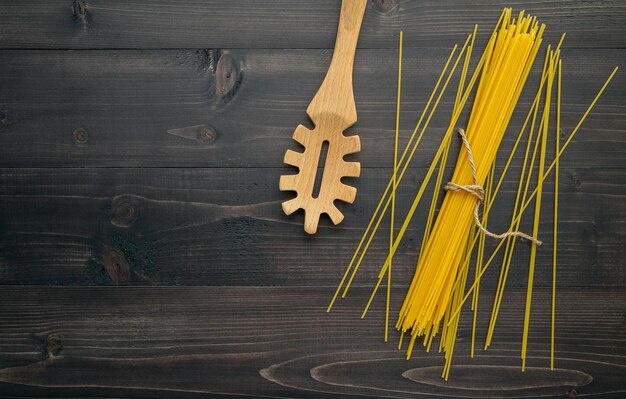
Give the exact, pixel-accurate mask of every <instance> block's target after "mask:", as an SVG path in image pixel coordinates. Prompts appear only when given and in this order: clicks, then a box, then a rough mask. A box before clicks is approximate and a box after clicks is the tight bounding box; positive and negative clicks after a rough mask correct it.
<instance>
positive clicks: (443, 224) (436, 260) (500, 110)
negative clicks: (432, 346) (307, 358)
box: [396, 9, 545, 355]
mask: <svg viewBox="0 0 626 399" xmlns="http://www.w3.org/2000/svg"><path fill="white" fill-rule="evenodd" d="M544 28H545V27H544V25H541V26H540V25H539V24H538V22H537V21H536V19H535V18H533V17H530V16H525V15H524V14H523V12H522V13H520V15H519V16H518V18H516V19H511V10H510V9H506V10H505V15H504V18H503V19H502V21H501V22H500V25H499V28H498V32H497V35H496V38H495V41H493V42H490V43H489V44H488V46H487V48H486V50H485V56H486V61H485V64H484V66H483V69H482V71H481V78H480V83H479V85H478V89H477V92H476V98H475V100H474V105H473V107H472V111H471V114H470V119H469V123H468V125H467V129H466V132H467V133H466V137H467V140H468V144H469V146H470V147H471V151H472V152H473V155H474V156H473V158H474V162H473V164H474V165H475V176H474V174H473V173H472V168H473V166H472V167H470V166H471V165H470V157H469V152H466V151H464V150H462V152H461V153H460V155H459V158H458V160H457V166H456V168H455V171H454V174H453V177H452V181H453V182H454V183H456V184H457V185H458V186H461V187H464V186H480V187H482V186H483V185H484V184H485V181H486V178H487V175H488V173H489V171H490V170H491V166H492V164H493V162H494V159H495V155H496V152H497V150H498V148H499V145H500V142H501V140H502V138H503V136H504V132H505V130H506V128H507V126H508V123H509V120H510V118H511V115H512V113H513V110H514V109H515V106H516V104H517V101H518V99H519V96H520V94H521V91H522V88H523V87H524V84H525V82H526V79H527V77H528V73H529V71H530V69H531V67H532V65H533V62H534V60H535V57H536V55H537V52H538V50H539V46H540V45H541V37H542V34H543V30H544ZM476 201H477V198H476V196H475V195H472V194H471V193H466V192H449V193H447V194H446V196H445V197H444V201H443V204H442V205H441V209H440V212H439V215H438V217H437V219H436V221H435V225H434V226H433V230H432V232H431V234H430V236H429V239H428V241H427V242H426V246H425V247H424V250H423V253H422V256H421V257H420V259H419V260H418V266H417V271H416V273H415V276H414V278H413V280H412V282H411V284H410V286H409V291H408V294H407V296H406V298H405V300H404V303H403V305H402V308H401V310H400V317H399V320H398V323H397V325H396V327H397V328H398V329H400V330H401V331H404V332H410V333H411V338H412V339H411V340H412V341H415V339H416V338H417V337H419V336H423V337H424V339H425V342H428V341H429V340H430V338H431V336H433V335H434V334H436V332H437V328H438V326H439V324H440V322H441V320H442V319H443V317H444V314H445V313H446V311H447V310H449V309H450V308H451V302H452V301H453V299H455V298H458V299H460V298H461V297H462V292H463V289H462V288H459V290H460V294H457V293H455V291H456V290H454V289H453V288H454V287H460V286H461V284H460V280H459V279H461V280H462V279H465V278H466V276H467V270H463V269H464V268H465V264H466V262H464V261H463V259H462V258H463V257H464V254H465V253H466V250H465V249H466V247H467V245H468V240H469V238H470V233H471V231H472V230H473V228H474V225H475V222H474V219H473V214H474V209H475V207H476ZM453 293H454V294H455V295H452V294H453ZM453 296H454V297H455V298H453ZM443 349H444V352H445V351H446V349H447V348H446V346H445V345H444V348H443ZM411 350H412V345H409V350H408V354H409V355H410V352H411Z"/></svg>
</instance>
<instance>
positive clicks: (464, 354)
mask: <svg viewBox="0 0 626 399" xmlns="http://www.w3.org/2000/svg"><path fill="white" fill-rule="evenodd" d="M330 294H331V289H329V288H308V287H307V288H305V287H291V288H255V287H249V288H245V287H223V288H219V287H207V288H200V287H197V288H190V287H187V288H175V287H170V288H167V287H152V288H129V287H126V288H124V287H120V288H115V287H109V288H107V287H102V288H70V287H66V288H63V289H59V288H50V287H41V288H37V287H30V288H28V289H24V288H23V287H3V288H0V296H1V297H2V298H4V299H3V301H1V302H0V318H1V320H2V323H0V337H1V338H2V341H1V342H2V344H1V345H0V364H1V365H2V369H0V381H2V385H0V390H1V391H2V392H3V393H4V394H3V396H5V397H12V396H18V395H19V394H23V393H24V392H26V393H27V394H29V392H30V396H65V395H73V396H76V397H95V396H97V397H129V398H140V397H148V396H150V397H155V396H157V397H167V396H169V397H173V396H176V397H195V396H198V395H201V394H205V395H206V394H207V393H210V394H211V397H213V395H214V394H221V395H224V396H223V397H229V396H230V395H232V396H233V397H234V396H236V395H244V396H249V397H264V396H267V397H309V398H317V397H328V396H333V397H341V398H351V397H356V395H358V396H359V397H362V396H364V397H380V396H381V395H384V396H385V397H394V398H408V397H410V398H422V397H433V396H437V397H450V398H456V397H484V393H485V392H488V393H489V396H494V397H510V398H517V397H529V396H531V397H539V396H547V397H563V396H567V395H568V394H569V395H573V394H578V395H581V396H583V395H585V396H589V397H592V398H612V397H613V398H617V397H620V396H623V394H624V393H625V389H626V388H625V387H624V379H623V378H622V377H623V376H624V373H625V372H626V346H625V344H624V340H623V339H617V338H616V336H615V331H623V328H624V319H623V305H624V303H625V301H626V296H625V294H624V292H623V290H593V289H587V290H585V292H579V291H576V290H563V291H562V292H561V293H560V295H559V297H558V316H557V323H558V324H557V326H558V327H557V328H558V329H557V341H556V342H557V351H556V365H557V367H558V370H557V371H555V372H550V371H548V370H545V369H542V368H545V367H546V366H547V365H548V358H547V353H548V351H547V350H548V342H549V300H550V296H549V292H548V291H545V290H538V291H537V292H536V295H535V301H534V302H533V303H534V305H535V307H534V312H533V317H532V325H531V335H530V344H529V366H530V368H529V372H528V373H527V374H525V375H522V374H521V373H520V371H519V363H520V362H519V359H518V355H519V340H520V332H521V327H522V325H521V318H520V316H521V312H523V306H522V303H523V300H524V295H525V293H524V290H511V291H509V292H508V294H507V299H508V300H507V301H505V303H504V305H503V308H502V310H501V319H500V322H501V323H500V324H499V325H498V326H497V328H496V335H495V340H494V345H493V346H492V348H491V349H490V350H488V351H485V352H483V351H482V350H481V351H479V352H478V354H477V357H476V358H475V359H474V360H471V359H469V357H468V353H469V347H468V344H469V339H468V332H469V328H470V326H471V314H470V313H469V312H467V313H464V316H463V317H462V319H461V320H462V322H461V326H460V336H459V341H458V345H457V348H456V351H455V362H454V365H453V368H452V374H451V380H454V381H455V382H454V383H451V384H444V383H440V382H439V381H438V380H437V379H433V378H431V377H434V376H435V375H436V374H437V373H440V372H441V366H442V363H443V360H442V358H441V355H439V354H437V353H430V354H427V353H425V351H424V350H423V349H422V348H417V349H416V351H415V352H416V353H415V357H414V358H413V359H412V360H411V361H408V362H407V361H406V360H404V357H403V353H402V352H398V351H396V350H395V346H396V345H395V342H390V343H387V344H385V343H384V342H383V340H382V330H381V321H382V317H384V316H383V304H382V303H377V304H376V305H375V308H374V309H373V312H372V313H370V316H368V318H366V319H365V320H359V318H358V313H359V312H358V310H359V309H360V308H361V307H362V306H363V304H364V302H365V300H366V295H367V294H368V290H355V291H353V292H352V293H351V295H350V296H349V297H348V298H347V299H345V300H343V301H341V302H339V303H338V306H337V307H336V309H335V310H334V311H333V312H331V313H330V314H326V313H325V312H324V309H325V304H326V300H327V299H328V297H329V296H330ZM393 294H394V298H398V297H399V295H401V294H402V290H394V292H393ZM481 297H483V298H484V299H485V300H484V301H483V302H481V304H480V306H482V308H481V309H483V310H487V309H486V307H487V306H488V305H489V300H490V298H489V296H488V294H487V292H486V291H483V295H482V296H481ZM42 298H45V301H42ZM487 316H488V313H487V312H483V313H481V317H480V318H479V320H478V322H479V331H483V330H484V328H485V325H486V322H487V319H486V317H487ZM483 332H484V331H483ZM481 334H482V333H481ZM479 336H480V337H482V335H479ZM391 338H392V340H395V339H397V335H396V334H391ZM481 339H482V338H481ZM494 365H495V366H500V367H501V368H499V369H498V370H497V371H494V369H493V366H494ZM403 373H405V374H406V373H409V375H408V377H409V378H407V376H406V375H405V376H403ZM429 373H430V374H429ZM502 373H509V374H508V376H509V377H508V378H507V379H504V380H501V379H500V380H499V379H498V378H499V377H501V376H503V375H507V374H502ZM473 375H474V376H476V375H479V376H480V381H476V380H473V379H471V380H470V378H471V377H472V376H473ZM518 377H519V379H518ZM573 377H574V378H573ZM481 384H491V385H490V386H489V387H488V388H486V390H485V389H481V390H477V388H479V387H481V386H482V385H481ZM20 396H21V395H20ZM217 397H222V396H217Z"/></svg>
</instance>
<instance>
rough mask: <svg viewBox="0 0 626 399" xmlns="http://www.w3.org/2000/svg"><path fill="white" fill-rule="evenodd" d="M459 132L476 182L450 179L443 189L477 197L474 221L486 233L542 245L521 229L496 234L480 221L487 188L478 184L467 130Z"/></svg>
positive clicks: (498, 237)
mask: <svg viewBox="0 0 626 399" xmlns="http://www.w3.org/2000/svg"><path fill="white" fill-rule="evenodd" d="M457 132H458V133H459V136H461V140H463V146H464V147H465V151H467V157H468V159H469V164H470V168H471V170H472V180H473V181H474V184H467V185H461V184H457V183H455V182H451V181H450V182H448V183H447V184H446V185H445V186H444V188H443V189H444V190H446V191H450V192H459V191H465V192H466V193H468V194H470V195H473V196H474V197H476V200H477V201H476V206H475V207H474V221H475V222H476V226H477V227H478V229H480V231H482V232H483V233H485V235H487V236H489V237H492V238H496V239H498V240H501V239H503V238H506V237H519V238H523V239H526V240H528V241H530V242H532V243H533V244H535V245H537V246H540V245H541V241H539V240H538V239H536V238H535V237H533V236H530V235H528V234H526V233H523V232H521V231H506V232H504V233H502V234H495V233H492V232H491V231H489V230H487V229H486V228H485V227H484V226H483V224H482V223H481V222H480V215H479V211H480V205H481V204H482V203H483V202H484V201H485V189H484V188H483V187H482V186H481V185H479V184H478V179H477V178H476V164H474V155H473V153H472V149H471V148H470V145H469V142H468V141H467V136H466V135H465V130H463V129H461V128H459V129H457Z"/></svg>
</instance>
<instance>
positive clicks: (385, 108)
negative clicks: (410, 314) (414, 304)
mask: <svg viewBox="0 0 626 399" xmlns="http://www.w3.org/2000/svg"><path fill="white" fill-rule="evenodd" d="M504 5H510V6H513V7H514V10H515V11H519V10H520V9H522V8H525V9H526V10H527V11H528V12H530V13H532V14H534V15H537V16H538V17H539V18H540V19H541V20H542V21H545V22H546V23H547V25H548V30H547V33H546V40H545V42H546V43H553V44H555V43H556V42H557V41H558V38H559V36H560V35H561V33H562V32H567V38H566V41H565V43H564V48H563V59H564V68H563V70H564V87H563V116H562V119H563V121H562V126H563V133H564V134H567V133H569V132H570V131H571V130H572V128H573V127H574V125H575V124H576V122H577V121H578V118H579V117H580V115H581V114H582V112H584V110H585V108H586V106H587V105H588V104H589V102H590V101H591V100H592V98H593V96H594V95H595V92H596V91H597V89H598V88H599V86H600V85H601V84H602V83H603V81H604V79H605V78H606V77H607V76H608V75H609V73H610V72H611V70H612V68H613V67H614V66H616V65H617V66H621V67H626V48H625V38H626V4H625V3H624V2H622V1H621V0H606V1H581V0H571V1H536V2H532V3H528V4H524V2H519V1H514V2H512V3H511V2H509V3H506V4H505V3H503V2H500V1H497V0H485V1H482V2H480V3H479V4H475V5H471V6H470V5H469V2H467V4H466V2H462V1H428V2H427V1H408V0H404V1H399V0H398V1H396V0H388V1H383V0H374V1H370V3H369V4H368V7H367V11H366V15H365V19H364V22H363V28H362V32H361V33H362V34H361V40H360V42H359V49H358V51H357V56H356V64H355V72H354V85H355V97H356V103H357V109H358V112H359V122H358V123H357V125H356V126H354V127H353V128H352V129H350V132H349V133H355V134H359V135H360V136H361V141H362V147H363V150H362V152H361V153H360V154H359V155H357V156H356V157H355V159H357V160H359V161H360V162H361V163H362V166H363V171H362V176H361V178H360V179H358V181H356V183H355V184H356V186H357V187H358V189H359V192H358V196H357V200H356V202H355V203H354V204H353V205H352V206H343V207H342V208H341V209H342V211H344V212H345V214H346V219H345V221H344V222H343V224H341V225H340V226H339V227H332V226H331V225H330V222H329V221H328V220H323V222H322V224H321V227H320V229H319V232H318V234H317V235H316V236H314V237H310V236H307V235H306V234H305V233H304V232H303V231H302V222H303V217H302V215H301V214H299V215H296V216H293V217H286V216H285V215H283V213H282V211H281V208H280V203H281V201H284V200H285V199H287V198H289V197H290V194H288V193H281V192H279V191H278V178H279V176H280V175H281V174H283V173H286V172H289V170H290V169H289V168H288V167H286V166H283V164H282V157H283V154H284V152H285V150H286V149H287V148H295V144H294V143H293V141H292V140H291V134H292V132H293V129H294V128H295V126H296V125H297V124H298V123H302V122H305V121H306V116H305V113H304V110H305V108H306V106H307V104H308V102H309V101H310V99H311V98H312V96H313V94H314V93H315V91H316V90H317V87H318V86H319V84H320V82H321V80H322V78H323V76H324V73H325V70H326V68H327V66H328V63H329V60H330V57H331V54H332V50H331V49H332V46H333V43H334V34H335V30H336V24H337V20H338V11H339V2H338V1H336V0H332V1H331V0H325V1H316V2H309V1H287V0H285V1H272V2H261V1H253V0H237V1H199V0H187V1H174V0H168V1H147V0H129V1H124V2H121V1H112V0H89V1H84V0H75V1H71V0H48V1H33V0H23V1H19V2H15V1H8V0H3V1H0V15H1V16H2V17H1V18H0V144H1V145H0V199H1V205H2V206H1V207H0V284H2V286H1V287H0V397H20V398H24V397H76V398H85V397H93V398H157V397H158V398H172V397H190V398H195V397H198V398H200V397H202V398H205V397H207V396H210V397H241V396H249V397H282V398H287V397H289V398H295V397H298V398H322V397H340V398H357V397H364V396H365V397H394V398H418V397H419V398H422V397H424V398H426V397H475V398H483V397H507V398H508V397H511V398H512V397H526V398H528V397H538V396H542V397H569V398H574V397H576V396H580V397H582V396H591V397H594V398H623V397H626V291H625V288H626V272H624V267H625V266H626V264H625V263H624V259H625V258H626V250H625V242H626V225H625V223H626V222H625V218H626V205H625V204H626V190H625V187H626V186H625V183H626V167H625V166H626V165H625V164H624V159H625V158H626V140H625V139H624V137H625V127H626V125H625V123H624V122H625V120H626V78H625V76H626V75H625V74H624V72H623V71H619V72H618V74H617V75H616V77H615V79H614V81H613V83H612V84H611V86H610V87H609V88H608V90H607V91H606V93H605V95H604V96H603V97H602V99H601V100H600V101H599V103H598V105H597V106H596V108H595V110H594V111H593V114H592V115H591V116H590V117H589V119H588V120H587V121H586V123H585V124H584V125H583V128H582V130H581V132H580V133H579V135H578V136H577V137H576V139H575V140H574V141H573V142H572V144H571V146H570V148H569V149H568V150H567V152H566V154H565V155H564V157H563V159H562V162H561V168H562V169H561V175H560V178H561V180H560V192H561V202H560V222H559V227H560V241H559V249H560V251H559V269H558V297H557V308H558V313H557V323H556V325H557V330H556V367H557V369H558V370H556V371H554V372H550V371H549V370H547V367H548V365H549V361H548V358H549V336H550V323H549V321H550V284H551V263H550V262H551V250H550V248H551V238H550V237H551V229H552V218H551V217H550V212H551V210H552V208H551V194H552V192H553V183H552V182H553V181H552V180H549V181H548V182H547V183H546V192H547V194H546V198H545V203H544V207H543V209H544V213H543V217H542V224H541V230H540V235H541V236H542V238H544V239H545V241H546V244H547V245H545V247H542V248H541V249H540V250H539V256H538V262H537V271H536V273H537V275H536V278H535V288H536V289H535V295H534V298H533V300H534V304H535V306H534V308H533V313H532V319H531V330H530V331H531V332H530V343H529V361H528V365H529V366H530V368H529V370H528V371H527V372H526V373H524V374H521V373H520V371H519V366H520V361H519V350H520V340H521V331H522V318H523V317H522V316H523V307H524V301H525V287H526V280H527V268H528V251H527V248H524V247H522V248H521V249H520V250H519V251H518V252H517V255H516V256H515V258H514V262H513V265H512V270H511V274H510V279H509V283H508V285H507V287H508V288H507V290H508V291H507V293H506V296H505V304H504V306H503V309H502V310H501V315H500V321H499V324H498V326H497V328H496V333H495V336H494V344H493V346H492V348H490V349H489V350H488V351H483V350H482V349H479V350H478V352H477V354H476V357H475V358H474V359H470V358H469V349H468V348H469V340H470V335H471V314H470V313H469V311H464V313H463V318H462V320H461V326H460V328H459V338H458V345H457V348H456V352H455V360H454V363H453V369H452V372H451V375H450V380H449V381H448V382H443V381H442V380H441V379H440V378H439V374H440V372H441V366H442V364H443V359H442V356H441V355H440V354H437V353H430V354H429V353H425V352H424V350H423V349H421V348H419V349H418V350H416V352H415V355H414V358H413V359H411V360H410V361H406V360H404V358H403V353H402V352H398V351H397V350H396V349H395V347H396V345H395V342H396V340H397V335H396V334H395V332H394V333H392V334H391V338H392V341H393V342H390V343H384V342H383V339H382V332H383V331H382V322H383V309H384V301H383V299H382V297H381V298H379V300H378V301H376V302H375V304H374V307H373V309H372V312H371V313H370V315H369V316H368V317H367V318H366V319H365V320H360V319H359V314H360V310H361V309H362V307H363V305H364V303H365V300H366V298H367V295H368V294H369V291H370V288H371V286H372V284H373V281H374V279H375V276H376V273H377V270H378V267H379V266H380V264H381V261H382V260H383V259H384V257H385V253H386V250H387V243H386V241H385V237H386V235H385V234H382V235H381V237H380V238H379V239H377V240H375V241H374V244H373V246H372V248H371V249H370V251H369V253H368V257H367V259H366V262H365V263H364V265H363V267H362V271H361V272H360V274H359V275H358V277H357V279H356V280H355V289H354V290H353V291H352V293H351V294H350V296H349V297H348V298H347V299H345V300H342V301H340V302H339V303H338V305H337V306H336V308H335V310H334V311H333V312H332V313H330V314H326V313H325V311H324V310H325V307H326V305H327V303H328V300H329V299H330V296H331V294H332V292H333V290H334V287H335V286H336V284H337V283H338V281H339V277H340V274H341V272H342V271H343V269H344V267H345V265H346V263H347V261H348V260H349V258H350V256H351V254H352V251H353V250H354V248H355V246H356V244H357V242H358V239H359V237H360V234H361V232H362V230H363V228H364V227H365V226H366V224H367V221H368V220H369V216H370V214H371V212H372V211H373V208H374V206H375V204H376V202H377V200H378V196H379V195H380V192H381V191H382V189H383V188H384V186H385V184H386V182H387V179H388V176H389V175H390V164H391V161H392V143H393V126H394V110H395V81H396V62H397V61H396V60H397V58H396V57H397V39H398V32H399V30H400V29H403V30H404V32H405V44H406V47H405V60H404V82H405V83H404V86H403V104H404V105H403V108H402V120H401V136H402V142H403V143H406V140H407V138H408V136H409V135H410V133H411V131H412V128H413V125H414V124H415V122H416V120H417V117H418V114H419V111H420V110H421V109H422V107H423V106H424V103H425V100H426V98H427V95H428V94H429V93H430V90H431V88H432V86H433V85H434V82H435V80H436V78H437V76H438V74H439V72H440V70H441V68H442V65H443V62H444V61H445V58H446V57H447V54H448V52H449V49H450V48H451V47H452V46H453V45H454V43H458V42H462V41H463V40H464V38H465V37H466V35H467V34H468V33H470V32H471V30H472V28H473V25H474V24H475V23H478V24H480V36H479V38H478V39H477V40H478V43H479V46H481V45H484V43H485V39H486V36H487V32H489V31H490V30H491V29H492V27H493V24H494V23H495V21H496V19H497V17H498V15H499V14H500V12H501V10H502V7H503V6H504ZM541 59H543V55H541ZM536 78H537V71H536V70H535V72H533V75H532V76H531V82H535V83H531V84H530V86H532V85H533V84H536ZM533 79H534V80H533ZM532 91H533V89H532V88H531V89H529V90H527V92H525V93H524V94H523V95H522V98H521V100H520V112H518V114H519V115H518V114H516V115H515V116H514V118H513V121H512V123H511V133H510V134H508V135H507V136H506V138H505V141H504V143H503V151H508V149H509V148H510V147H511V144H512V140H513V136H514V130H515V128H516V127H519V126H520V124H521V119H522V114H523V110H524V109H527V108H528V105H529V101H530V98H531V95H532V93H531V92H532ZM450 108H451V100H450V97H448V98H447V99H444V101H443V103H442V105H441V110H442V111H441V112H440V113H439V114H438V115H437V116H436V117H435V118H434V119H433V121H432V123H431V128H430V129H429V131H428V132H427V134H426V136H425V138H424V141H423V145H422V149H421V150H419V151H418V153H417V155H416V158H415V160H414V161H413V167H412V168H411V169H410V171H409V175H408V177H407V178H406V181H405V184H404V186H403V188H402V189H401V190H400V192H399V193H398V204H399V205H398V206H399V210H398V212H399V213H403V212H406V209H407V208H408V205H409V204H410V201H411V199H412V196H413V194H414V193H415V191H416V189H417V187H418V184H419V183H420V182H421V179H422V178H423V176H424V174H425V171H426V168H427V167H428V166H429V164H430V159H431V158H432V156H433V154H434V151H435V148H436V146H437V145H438V143H439V140H440V138H441V134H442V129H443V127H445V126H446V123H447V120H448V119H449V115H448V113H447V112H446V110H447V111H449V110H450ZM458 148H459V143H455V149H454V151H455V153H456V152H457V151H458ZM551 148H552V147H551ZM517 161H520V160H519V159H517ZM519 170H520V162H514V167H513V172H511V175H510V176H509V177H507V179H506V181H505V184H504V187H503V193H502V194H501V195H502V202H501V203H497V204H501V205H500V206H498V205H496V209H495V210H494V211H493V212H492V215H493V216H492V218H491V219H490V221H492V223H493V224H492V226H493V228H494V229H495V230H496V231H498V230H501V229H503V228H504V227H505V224H506V221H507V219H508V218H509V217H510V202H511V201H512V199H513V198H514V197H513V196H514V191H515V187H516V179H517V177H516V172H517V173H519ZM426 208H427V207H426V206H422V207H420V209H419V211H418V213H417V215H416V217H415V218H414V221H413V223H412V225H411V228H410V229H409V233H408V234H407V237H406V238H405V240H404V242H403V244H402V246H401V248H400V250H399V253H398V256H397V260H396V262H395V266H394V281H395V285H394V287H393V306H394V309H397V306H398V305H399V303H400V301H401V300H402V298H403V296H404V292H405V289H406V286H407V284H408V281H409V279H410V278H411V276H412V274H413V271H414V266H415V261H416V258H417V252H418V250H419V243H420V240H421V230H422V226H423V223H424V220H425V216H426V212H427V209H426ZM522 227H523V228H525V229H528V228H529V224H528V223H524V224H523V225H522ZM385 228H387V227H385ZM493 244H494V243H493V242H491V241H490V242H489V247H490V248H492V247H493ZM497 274H498V272H497V266H495V267H494V268H493V270H491V271H490V272H488V273H487V275H486V277H485V280H484V283H483V284H482V287H483V289H482V291H481V298H482V300H481V302H480V304H479V309H481V311H480V312H479V317H478V345H479V346H481V347H482V342H483V339H484V332H485V329H486V323H487V321H488V317H489V308H490V305H491V300H492V296H493V289H494V286H495V281H496V279H497Z"/></svg>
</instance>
